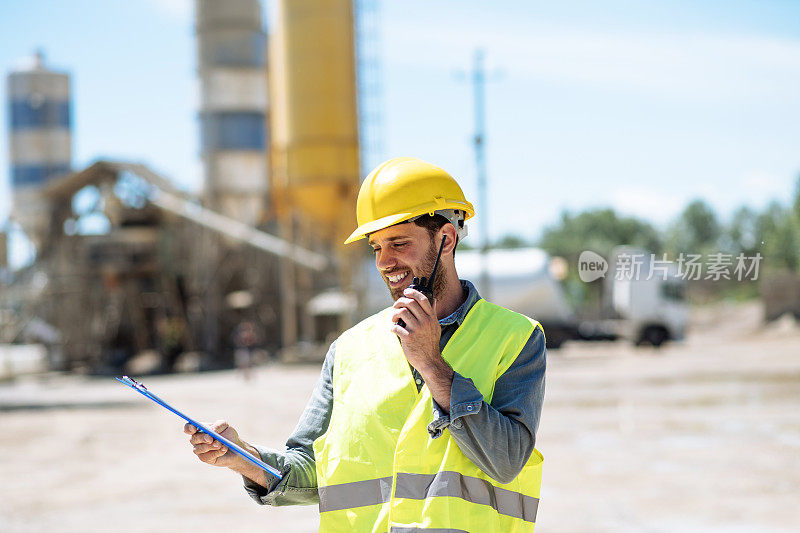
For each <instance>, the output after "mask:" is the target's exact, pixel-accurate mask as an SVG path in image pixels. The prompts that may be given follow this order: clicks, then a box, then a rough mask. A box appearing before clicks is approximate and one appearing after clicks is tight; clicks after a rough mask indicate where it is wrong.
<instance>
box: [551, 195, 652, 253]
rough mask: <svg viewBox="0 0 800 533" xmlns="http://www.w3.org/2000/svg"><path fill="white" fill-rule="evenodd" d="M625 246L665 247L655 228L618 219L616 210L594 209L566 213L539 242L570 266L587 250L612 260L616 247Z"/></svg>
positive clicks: (635, 220) (640, 222) (627, 218)
mask: <svg viewBox="0 0 800 533" xmlns="http://www.w3.org/2000/svg"><path fill="white" fill-rule="evenodd" d="M624 244H626V245H631V246H636V247H639V248H644V249H645V250H647V251H649V252H660V251H661V249H662V246H663V245H662V242H661V238H660V236H659V234H658V232H657V231H656V230H655V228H653V226H652V225H650V224H649V223H647V222H644V221H641V220H638V219H636V218H633V217H620V216H617V214H616V213H615V212H614V210H613V209H593V210H588V211H584V212H582V213H578V214H577V215H572V214H570V213H568V212H566V211H564V212H562V213H561V219H560V220H559V222H558V224H555V225H553V226H549V227H547V228H545V230H544V232H543V233H542V237H541V239H540V240H539V246H541V247H542V248H543V249H544V250H545V251H547V252H548V253H549V254H550V255H554V256H561V257H564V258H565V259H567V260H568V261H569V262H570V264H574V262H575V261H577V260H578V256H579V255H580V253H581V252H582V251H584V250H592V251H594V252H597V253H599V254H600V255H602V256H604V257H608V256H609V255H611V250H612V249H613V248H614V247H615V246H620V245H624Z"/></svg>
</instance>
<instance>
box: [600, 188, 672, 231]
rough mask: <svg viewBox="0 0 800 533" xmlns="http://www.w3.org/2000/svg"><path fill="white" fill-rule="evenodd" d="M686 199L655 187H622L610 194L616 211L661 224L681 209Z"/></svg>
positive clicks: (667, 221) (669, 219) (665, 222)
mask: <svg viewBox="0 0 800 533" xmlns="http://www.w3.org/2000/svg"><path fill="white" fill-rule="evenodd" d="M685 204H686V200H685V199H684V198H682V197H680V196H677V195H671V194H665V193H664V192H663V191H658V190H655V189H645V188H641V187H624V188H620V189H616V190H615V191H613V193H612V195H611V205H612V207H613V208H614V210H616V211H617V212H618V213H622V214H625V215H629V216H635V217H637V218H641V219H644V220H647V221H648V222H652V223H655V224H656V225H659V226H663V225H664V224H667V223H669V222H670V221H671V220H672V219H674V218H675V217H676V216H678V214H679V213H680V212H681V210H682V209H683V207H684V205H685Z"/></svg>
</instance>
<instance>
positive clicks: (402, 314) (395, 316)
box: [392, 307, 419, 331]
mask: <svg viewBox="0 0 800 533" xmlns="http://www.w3.org/2000/svg"><path fill="white" fill-rule="evenodd" d="M401 318H402V319H403V322H405V323H406V325H405V330H407V331H411V330H416V329H419V319H417V317H416V316H415V315H414V314H413V313H412V312H411V310H410V309H408V308H407V307H402V308H400V309H397V310H396V311H394V312H393V313H392V322H394V323H395V324H397V321H398V320H400V319H401ZM394 327H398V328H401V326H400V325H396V326H394ZM401 329H403V328H401Z"/></svg>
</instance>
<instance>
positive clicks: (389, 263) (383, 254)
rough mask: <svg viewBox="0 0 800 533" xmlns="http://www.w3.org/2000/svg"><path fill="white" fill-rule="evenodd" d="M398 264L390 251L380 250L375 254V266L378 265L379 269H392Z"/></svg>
mask: <svg viewBox="0 0 800 533" xmlns="http://www.w3.org/2000/svg"><path fill="white" fill-rule="evenodd" d="M396 264H397V260H396V258H395V257H394V255H393V254H392V253H390V252H388V251H384V250H380V251H379V252H378V253H377V254H375V266H376V267H378V270H380V271H381V272H383V271H385V270H391V269H392V267H394V266H395V265H396Z"/></svg>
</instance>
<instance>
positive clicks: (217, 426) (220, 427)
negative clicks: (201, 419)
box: [211, 420, 228, 434]
mask: <svg viewBox="0 0 800 533" xmlns="http://www.w3.org/2000/svg"><path fill="white" fill-rule="evenodd" d="M211 429H213V430H214V431H216V432H217V433H220V434H221V433H222V432H223V431H225V430H226V429H228V423H227V422H226V421H225V420H217V421H216V422H214V423H213V424H211Z"/></svg>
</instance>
